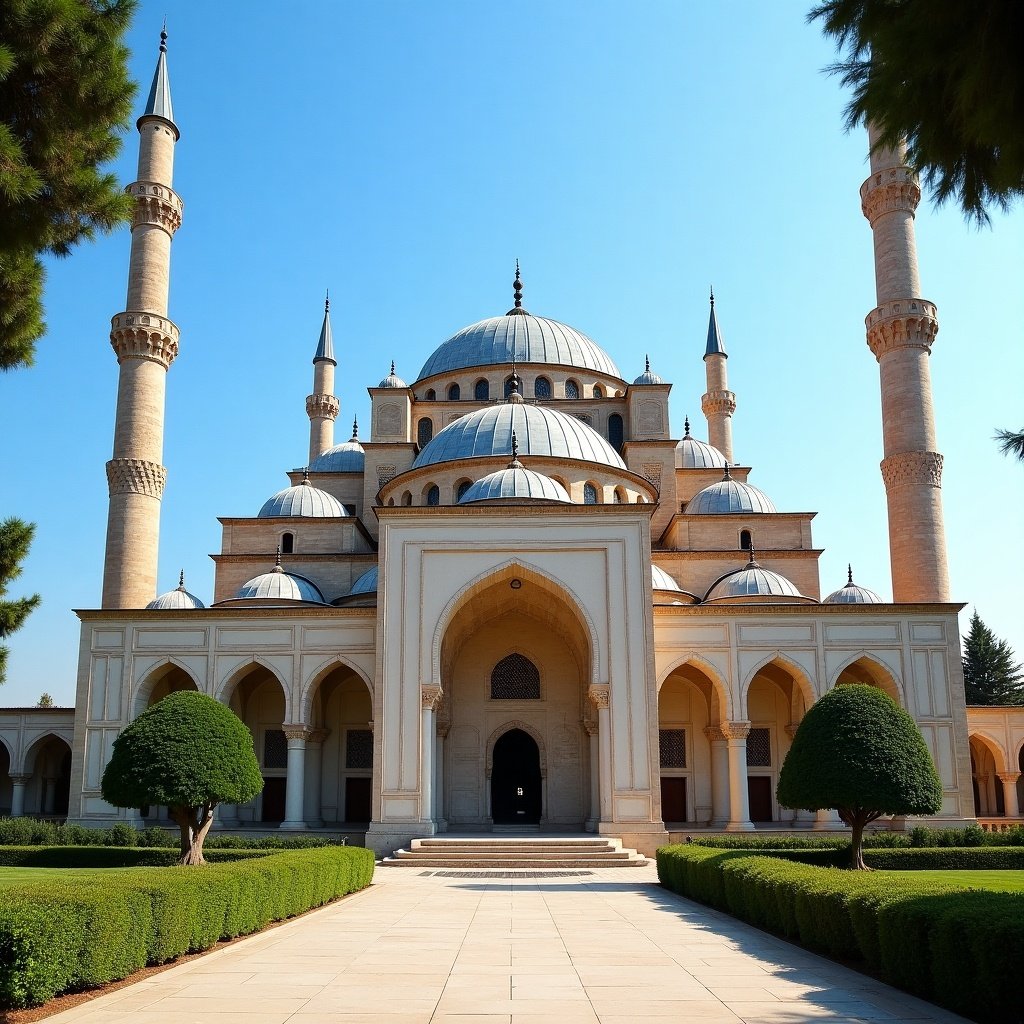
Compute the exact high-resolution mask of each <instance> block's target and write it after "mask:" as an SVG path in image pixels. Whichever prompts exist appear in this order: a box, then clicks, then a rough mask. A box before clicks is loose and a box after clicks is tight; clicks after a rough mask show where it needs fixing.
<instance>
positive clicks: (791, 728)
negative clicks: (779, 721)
mask: <svg viewBox="0 0 1024 1024" xmlns="http://www.w3.org/2000/svg"><path fill="white" fill-rule="evenodd" d="M799 728H800V723H799V722H790V723H789V724H788V725H787V726H786V735H787V736H788V737H789V738H790V739H792V738H793V737H794V736H795V735H796V731H797V729H799Z"/></svg>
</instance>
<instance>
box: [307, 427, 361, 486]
mask: <svg viewBox="0 0 1024 1024" xmlns="http://www.w3.org/2000/svg"><path fill="white" fill-rule="evenodd" d="M365 466H366V453H365V452H364V451H363V446H362V445H361V444H360V443H359V423H358V421H357V420H353V421H352V436H351V437H350V438H349V439H348V440H347V441H346V442H345V443H344V444H336V445H335V446H334V447H333V448H328V449H327V451H325V452H321V453H320V454H319V455H318V456H317V457H316V458H315V459H314V460H313V462H312V464H311V465H310V467H309V471H310V472H311V473H362V472H363V469H364V468H365Z"/></svg>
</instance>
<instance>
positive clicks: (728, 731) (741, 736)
mask: <svg viewBox="0 0 1024 1024" xmlns="http://www.w3.org/2000/svg"><path fill="white" fill-rule="evenodd" d="M722 734H723V735H724V736H725V738H726V739H727V740H745V739H746V738H747V737H748V736H749V735H750V723H749V722H723V723H722Z"/></svg>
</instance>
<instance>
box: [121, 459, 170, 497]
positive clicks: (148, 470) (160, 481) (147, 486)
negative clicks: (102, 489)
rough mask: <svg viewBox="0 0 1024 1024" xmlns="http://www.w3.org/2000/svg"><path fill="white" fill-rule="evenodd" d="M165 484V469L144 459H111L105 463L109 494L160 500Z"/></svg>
mask: <svg viewBox="0 0 1024 1024" xmlns="http://www.w3.org/2000/svg"><path fill="white" fill-rule="evenodd" d="M166 483H167V469H166V468H165V467H164V466H161V465H160V464H159V463H157V462H147V461H146V460H145V459H111V460H110V461H109V462H108V463H107V486H108V487H109V489H110V494H112V495H113V494H148V495H149V496H150V497H151V498H157V499H159V498H162V497H163V493H164V485H165V484H166Z"/></svg>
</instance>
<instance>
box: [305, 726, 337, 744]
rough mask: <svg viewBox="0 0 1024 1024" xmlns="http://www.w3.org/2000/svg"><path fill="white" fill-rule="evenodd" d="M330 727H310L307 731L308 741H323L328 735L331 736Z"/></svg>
mask: <svg viewBox="0 0 1024 1024" xmlns="http://www.w3.org/2000/svg"><path fill="white" fill-rule="evenodd" d="M330 734H331V730H330V729H310V730H309V731H308V732H307V733H306V742H307V743H323V741H324V740H325V739H327V737H328V736H330Z"/></svg>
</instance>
